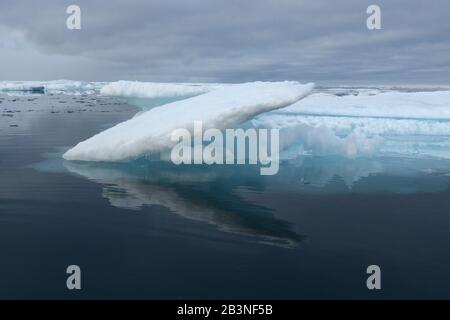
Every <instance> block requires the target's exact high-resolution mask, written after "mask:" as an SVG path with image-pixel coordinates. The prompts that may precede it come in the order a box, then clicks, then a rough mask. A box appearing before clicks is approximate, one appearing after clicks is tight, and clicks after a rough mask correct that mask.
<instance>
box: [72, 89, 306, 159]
mask: <svg viewBox="0 0 450 320" xmlns="http://www.w3.org/2000/svg"><path fill="white" fill-rule="evenodd" d="M313 88H314V84H311V83H310V84H306V85H305V84H300V83H298V82H293V81H285V82H254V83H244V84H239V85H230V86H224V87H223V88H220V89H216V90H213V91H210V92H208V93H205V94H203V95H199V96H196V97H193V98H190V99H186V100H181V101H177V102H173V103H169V104H166V105H164V106H160V107H156V108H154V109H151V110H149V111H146V112H144V113H142V114H141V115H140V116H138V117H134V118H132V119H130V120H128V121H125V122H122V123H120V124H118V125H116V126H114V127H112V128H110V129H107V130H105V131H103V132H101V133H99V134H97V135H95V136H93V137H91V138H89V139H87V140H85V141H82V142H80V143H79V144H77V145H76V146H75V147H73V148H72V149H70V150H69V151H67V152H66V153H65V154H64V155H63V157H64V159H66V160H84V161H121V160H127V159H133V158H137V157H140V156H142V155H147V154H154V153H159V152H161V151H165V150H167V149H169V148H170V147H172V146H173V145H174V144H175V142H172V141H171V139H170V138H171V133H172V132H173V131H174V130H175V129H179V128H185V129H189V130H191V129H192V127H193V125H194V122H195V121H202V123H203V128H205V129H207V128H218V129H225V128H235V127H236V126H238V125H239V124H241V123H243V122H245V121H248V120H250V119H252V118H253V117H255V116H256V115H258V114H261V113H263V112H267V111H271V110H275V109H279V108H283V107H286V106H288V105H291V104H293V103H295V102H297V101H298V100H300V99H302V98H304V97H305V96H307V95H308V94H309V93H310V92H311V91H312V89H313Z"/></svg>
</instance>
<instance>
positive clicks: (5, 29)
mask: <svg viewBox="0 0 450 320" xmlns="http://www.w3.org/2000/svg"><path fill="white" fill-rule="evenodd" d="M70 4H77V5H79V6H80V7H81V10H82V30H80V31H71V30H67V28H66V23H65V22H66V19H67V17H68V15H67V14H66V12H65V11H66V8H67V6H68V5H70ZM370 4H378V5H379V6H380V7H381V10H382V30H377V31H369V30H368V29H367V28H366V18H367V14H366V8H367V6H368V5H370ZM53 79H74V80H92V81H102V80H104V81H109V80H119V79H125V80H147V81H171V82H172V81H177V82H178V81H185V82H199V81H200V82H216V81H218V82H243V81H254V80H286V79H289V80H300V81H314V82H317V83H319V84H321V83H323V84H326V83H339V84H354V83H372V84H383V83H394V84H401V83H415V84H427V83H430V84H448V83H450V1H447V0H440V1H438V0H434V1H425V0H377V1H374V0H340V1H336V0H334V1H333V0H146V1H144V0H127V1H125V0H108V1H106V0H105V1H101V0H89V1H87V0H72V1H65V0H40V1H32V0H1V2H0V80H53Z"/></svg>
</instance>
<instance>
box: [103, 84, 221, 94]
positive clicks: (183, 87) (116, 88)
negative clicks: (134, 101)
mask: <svg viewBox="0 0 450 320" xmlns="http://www.w3.org/2000/svg"><path fill="white" fill-rule="evenodd" d="M226 86H230V85H227V84H214V83H157V82H139V81H117V82H111V83H109V84H107V85H105V86H104V87H103V88H102V89H101V90H100V93H101V94H102V95H106V96H120V97H137V98H164V97H192V96H196V95H199V94H203V93H207V92H209V91H212V90H216V89H222V88H224V87H226Z"/></svg>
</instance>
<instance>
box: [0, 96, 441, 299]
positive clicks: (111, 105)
mask: <svg viewBox="0 0 450 320" xmlns="http://www.w3.org/2000/svg"><path fill="white" fill-rule="evenodd" d="M0 101H1V103H0V114H1V116H0V257H1V258H0V262H1V263H0V298H63V299H71V298H374V299H377V298H450V276H449V272H448V270H449V266H450V254H449V247H450V213H449V212H450V210H449V209H450V191H449V188H448V185H449V178H450V177H449V175H448V172H447V171H446V168H449V164H448V163H442V162H431V161H418V160H405V159H359V160H352V161H350V160H344V159H338V158H336V159H324V158H304V159H300V160H298V161H295V162H286V163H283V165H282V167H281V169H280V172H279V174H278V175H276V176H272V177H261V176H260V175H259V168H255V167H248V166H244V167H238V166H236V167H233V166H231V167H230V166H221V167H202V166H200V167H197V166H193V167H192V166H191V167H175V166H172V165H170V164H168V163H164V162H159V161H143V160H142V161H136V162H134V163H132V164H95V163H80V162H67V161H63V160H62V159H61V154H62V153H63V152H64V150H66V149H67V148H68V147H70V146H73V145H74V144H76V143H77V142H79V141H81V140H83V139H85V138H88V137H90V136H92V135H93V134H95V133H97V132H99V131H100V130H102V129H104V128H106V127H109V126H112V125H113V124H115V123H118V122H121V121H123V120H126V119H129V118H130V117H131V116H132V115H133V114H135V113H136V112H137V111H138V110H137V109H136V108H134V107H131V106H129V105H126V104H123V103H120V102H117V101H114V100H107V99H106V98H98V97H94V96H77V97H72V96H48V95H47V96H46V95H40V96H19V97H12V96H0ZM72 264H76V265H79V266H80V267H81V269H82V290H81V291H69V290H67V289H66V277H67V275H66V273H65V271H66V267H67V266H68V265H72ZM372 264H376V265H379V266H380V267H381V271H382V276H381V277H382V278H381V282H382V290H380V291H369V290H368V289H367V288H366V278H367V274H366V268H367V266H369V265H372Z"/></svg>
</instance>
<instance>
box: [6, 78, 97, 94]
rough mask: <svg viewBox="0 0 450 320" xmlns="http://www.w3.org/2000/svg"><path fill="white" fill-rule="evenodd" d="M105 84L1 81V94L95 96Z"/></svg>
mask: <svg viewBox="0 0 450 320" xmlns="http://www.w3.org/2000/svg"><path fill="white" fill-rule="evenodd" d="M105 85H106V83H105V82H85V81H71V80H55V81H0V93H1V92H4V93H16V94H20V93H51V94H68V95H81V94H95V93H98V92H99V91H100V89H101V88H102V87H103V86H105Z"/></svg>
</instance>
